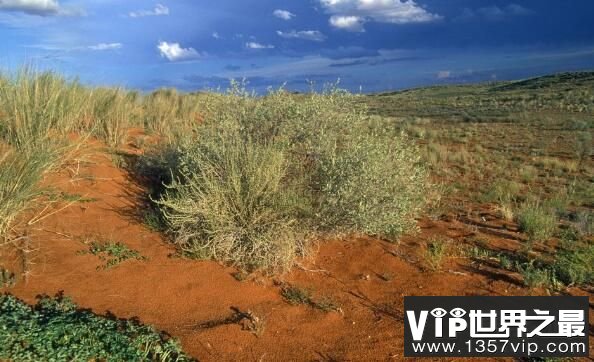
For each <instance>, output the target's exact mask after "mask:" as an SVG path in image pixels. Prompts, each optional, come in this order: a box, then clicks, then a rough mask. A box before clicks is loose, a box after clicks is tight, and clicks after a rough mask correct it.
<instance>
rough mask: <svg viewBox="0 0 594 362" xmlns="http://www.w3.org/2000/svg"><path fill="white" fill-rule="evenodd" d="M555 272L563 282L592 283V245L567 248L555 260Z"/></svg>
mask: <svg viewBox="0 0 594 362" xmlns="http://www.w3.org/2000/svg"><path fill="white" fill-rule="evenodd" d="M554 266H555V272H556V274H557V277H558V278H559V280H561V281H562V282H563V283H565V284H577V285H582V284H585V285H592V284H593V283H594V245H589V246H586V247H581V248H576V249H575V250H567V251H564V252H562V253H560V254H559V256H558V257H557V258H556V260H555V265H554Z"/></svg>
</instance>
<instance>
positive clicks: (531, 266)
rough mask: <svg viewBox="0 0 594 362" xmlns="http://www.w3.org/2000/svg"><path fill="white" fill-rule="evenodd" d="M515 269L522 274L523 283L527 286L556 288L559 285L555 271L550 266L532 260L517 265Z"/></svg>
mask: <svg viewBox="0 0 594 362" xmlns="http://www.w3.org/2000/svg"><path fill="white" fill-rule="evenodd" d="M517 270H518V272H519V273H520V274H521V275H522V280H523V282H524V285H525V286H527V287H529V288H547V289H557V288H558V287H559V280H558V279H557V278H556V275H555V271H554V270H553V269H552V268H550V267H546V266H542V265H539V264H538V263H536V262H534V261H532V262H529V263H525V264H524V265H518V266H517Z"/></svg>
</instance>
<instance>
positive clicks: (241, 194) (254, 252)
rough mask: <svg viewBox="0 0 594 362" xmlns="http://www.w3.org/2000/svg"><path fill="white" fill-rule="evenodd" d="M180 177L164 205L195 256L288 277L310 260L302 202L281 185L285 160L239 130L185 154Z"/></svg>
mask: <svg viewBox="0 0 594 362" xmlns="http://www.w3.org/2000/svg"><path fill="white" fill-rule="evenodd" d="M179 164H180V169H179V170H178V171H179V173H180V174H181V175H182V176H181V177H180V178H179V179H175V180H174V181H173V182H172V183H171V184H170V185H168V186H167V189H166V191H165V193H164V194H163V196H162V198H161V199H160V200H159V201H158V205H160V206H161V207H162V210H163V214H164V217H165V220H166V221H167V223H168V225H169V226H170V227H171V229H172V230H173V231H174V232H175V235H176V241H177V243H178V244H179V245H180V246H181V248H182V249H183V250H184V251H185V252H186V253H187V254H190V255H192V256H196V257H200V258H215V259H218V260H222V261H225V262H230V263H232V264H235V265H237V266H239V267H241V268H245V269H257V268H265V269H286V268H288V267H290V266H291V265H292V262H293V260H294V258H295V257H297V256H298V255H302V254H303V253H305V252H306V242H305V238H304V236H303V233H302V232H301V230H300V227H299V223H298V219H297V215H298V212H299V203H298V201H299V198H298V196H296V193H295V192H294V191H293V190H292V189H291V188H290V185H287V183H285V182H283V181H284V180H285V178H286V177H287V159H286V156H285V154H284V153H283V152H282V151H280V150H278V149H277V148H275V147H274V146H265V145H259V144H256V143H254V142H252V141H250V140H244V139H242V137H240V136H239V135H237V134H236V133H235V132H234V131H233V130H229V131H227V132H224V133H220V134H218V135H215V134H209V135H208V136H203V137H200V138H199V139H198V140H197V141H196V143H195V144H192V145H189V146H187V147H186V148H183V151H182V152H181V156H180V160H179Z"/></svg>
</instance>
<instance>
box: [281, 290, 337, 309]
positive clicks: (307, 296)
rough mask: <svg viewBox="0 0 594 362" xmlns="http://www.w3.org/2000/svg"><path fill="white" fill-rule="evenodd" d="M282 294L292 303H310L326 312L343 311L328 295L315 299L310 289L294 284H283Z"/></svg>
mask: <svg viewBox="0 0 594 362" xmlns="http://www.w3.org/2000/svg"><path fill="white" fill-rule="evenodd" d="M281 295H282V297H283V298H284V299H285V300H286V301H287V303H289V304H292V305H300V304H302V305H308V306H310V307H312V308H315V309H319V310H321V311H322V312H326V313H329V312H341V308H340V307H339V306H338V305H337V304H336V303H335V302H334V301H333V300H332V299H330V298H328V297H322V298H319V299H315V298H313V297H312V295H311V292H310V291H308V290H306V289H302V288H299V287H297V286H294V285H285V286H283V287H282V289H281Z"/></svg>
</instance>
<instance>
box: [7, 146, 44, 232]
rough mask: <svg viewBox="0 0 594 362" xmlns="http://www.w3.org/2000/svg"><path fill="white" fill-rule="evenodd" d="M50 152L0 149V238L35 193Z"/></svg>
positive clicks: (37, 190) (37, 191)
mask: <svg viewBox="0 0 594 362" xmlns="http://www.w3.org/2000/svg"><path fill="white" fill-rule="evenodd" d="M52 157H53V155H52V154H50V153H47V152H43V151H37V152H36V151H29V152H25V153H15V152H12V151H4V154H2V151H0V238H2V237H3V236H5V235H6V234H7V232H8V229H9V227H10V225H11V224H12V222H13V221H14V220H15V218H16V217H17V215H18V214H19V213H20V212H22V211H23V210H24V209H25V208H26V207H27V206H28V205H29V203H30V202H31V201H32V200H33V199H35V198H36V197H38V196H39V188H38V187H37V186H38V183H39V181H40V180H41V177H42V175H43V172H44V170H45V169H46V168H47V165H48V164H50V163H51V162H52Z"/></svg>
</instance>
